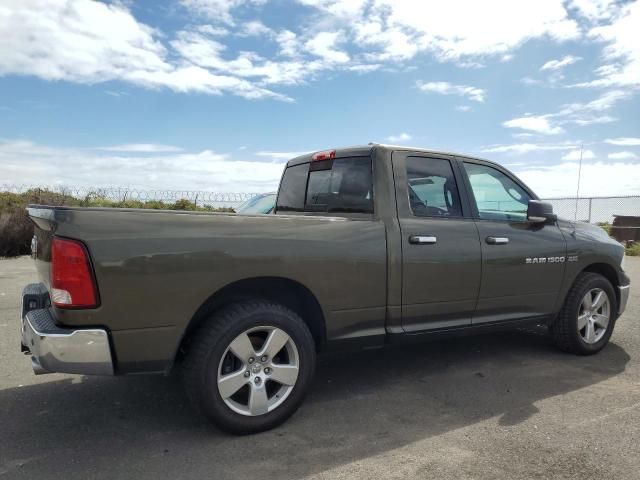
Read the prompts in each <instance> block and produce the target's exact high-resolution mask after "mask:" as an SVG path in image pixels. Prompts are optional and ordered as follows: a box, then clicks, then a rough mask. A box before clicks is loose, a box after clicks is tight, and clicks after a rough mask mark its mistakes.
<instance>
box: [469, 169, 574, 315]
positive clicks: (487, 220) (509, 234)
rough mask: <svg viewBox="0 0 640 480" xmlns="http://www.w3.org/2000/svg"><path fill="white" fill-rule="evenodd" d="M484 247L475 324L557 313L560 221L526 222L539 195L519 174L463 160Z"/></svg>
mask: <svg viewBox="0 0 640 480" xmlns="http://www.w3.org/2000/svg"><path fill="white" fill-rule="evenodd" d="M460 166H461V168H460V171H461V173H463V174H464V181H465V184H466V185H467V186H468V191H469V192H470V194H469V198H470V200H471V208H472V210H473V215H474V217H475V219H476V224H477V226H478V232H479V234H480V242H481V245H482V283H481V287H480V295H479V297H478V306H477V308H476V313H475V314H474V317H473V323H474V324H481V323H487V322H495V321H502V320H517V319H523V318H529V317H538V316H545V315H549V314H551V313H552V312H553V309H554V306H555V303H556V299H557V296H558V291H559V289H560V284H561V282H562V278H563V275H564V262H565V259H566V257H565V255H566V244H565V240H564V237H563V235H562V232H561V231H560V229H559V227H558V225H557V223H556V222H553V223H548V224H541V223H532V222H529V221H527V206H528V202H529V200H530V199H532V198H533V199H535V196H534V194H533V192H531V191H530V190H528V189H527V188H526V187H525V186H524V185H523V184H522V183H521V182H520V181H519V180H518V179H517V178H516V177H515V176H513V175H512V174H511V173H510V172H508V171H507V170H505V169H503V168H501V167H499V166H497V165H495V164H490V163H488V162H482V161H479V160H478V161H476V160H464V161H462V162H461V164H460Z"/></svg>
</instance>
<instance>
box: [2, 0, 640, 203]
mask: <svg viewBox="0 0 640 480" xmlns="http://www.w3.org/2000/svg"><path fill="white" fill-rule="evenodd" d="M637 32H640V2H638V1H636V2H630V1H612V0H565V1H562V0H539V1H536V2H533V1H530V2H515V1H512V0H495V1H485V2H476V1H462V0H449V1H444V2H438V1H433V2H422V1H408V0H407V1H403V0H287V1H285V0H181V1H176V2H161V1H113V2H94V1H91V0H23V1H21V2H16V1H11V0H0V38H2V39H3V40H2V42H0V184H6V183H10V184H48V185H61V184H67V185H83V186H86V185H92V186H108V185H117V186H134V187H137V188H149V189H158V188H164V189H191V190H216V191H251V192H257V191H268V190H273V189H274V188H275V187H276V186H277V182H278V179H279V177H280V174H281V172H282V167H283V164H284V162H285V161H286V160H287V159H288V158H290V157H292V156H295V155H296V154H297V153H299V152H305V151H311V150H317V149H323V148H327V147H339V146H347V145H353V144H362V143H367V142H381V143H393V144H403V145H415V146H420V147H427V148H435V149H444V150H450V151H457V152H462V153H468V154H473V155H478V156H481V157H485V158H489V159H492V160H496V161H498V162H500V163H502V164H504V165H506V166H507V167H508V168H510V169H512V170H513V171H515V172H516V173H518V174H520V175H521V176H522V177H523V178H524V179H525V181H527V182H528V183H529V184H530V185H531V186H532V187H533V188H534V189H535V190H536V191H537V192H538V193H539V194H541V195H543V196H561V195H572V194H574V193H575V190H576V180H577V160H578V158H579V150H580V146H581V145H583V158H584V166H583V175H582V183H581V192H582V193H583V194H584V195H611V194H633V193H637V194H640V95H639V93H640V42H639V41H638V33H637Z"/></svg>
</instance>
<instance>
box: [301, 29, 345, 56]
mask: <svg viewBox="0 0 640 480" xmlns="http://www.w3.org/2000/svg"><path fill="white" fill-rule="evenodd" d="M342 36H343V34H342V32H320V33H318V34H316V35H315V36H314V37H313V38H312V39H311V40H309V41H307V43H306V44H305V46H306V48H307V50H309V51H310V52H311V53H313V54H314V55H317V56H318V57H321V58H322V59H324V60H326V61H328V62H332V63H347V62H348V61H349V55H347V54H346V53H345V52H343V51H342V50H338V49H337V48H336V46H337V44H338V43H339V39H340V38H341V37H342Z"/></svg>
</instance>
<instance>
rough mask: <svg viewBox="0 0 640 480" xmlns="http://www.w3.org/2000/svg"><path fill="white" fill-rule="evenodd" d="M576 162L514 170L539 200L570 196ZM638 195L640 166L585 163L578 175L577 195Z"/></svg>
mask: <svg viewBox="0 0 640 480" xmlns="http://www.w3.org/2000/svg"><path fill="white" fill-rule="evenodd" d="M578 168H579V167H578V163H577V162H563V163H560V164H557V165H552V166H549V167H524V168H516V169H514V170H515V172H516V173H517V175H518V176H519V177H520V178H522V179H523V180H524V181H525V183H526V184H527V185H529V186H530V187H531V188H532V189H533V190H534V191H535V192H536V193H537V194H538V195H539V196H540V197H542V198H553V197H565V196H568V197H573V196H575V194H576V186H577V183H578ZM638 194H640V163H623V162H617V163H610V162H593V163H589V162H588V163H584V164H583V165H582V171H581V173H580V196H585V197H588V196H605V195H611V196H615V195H638Z"/></svg>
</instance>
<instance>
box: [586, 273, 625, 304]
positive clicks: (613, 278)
mask: <svg viewBox="0 0 640 480" xmlns="http://www.w3.org/2000/svg"><path fill="white" fill-rule="evenodd" d="M585 272H589V273H597V274H598V275H602V276H603V277H604V278H606V279H607V280H608V281H609V283H611V286H612V287H613V292H614V294H615V296H616V305H620V291H619V289H618V284H619V280H618V273H617V272H616V270H615V268H613V267H612V266H611V265H609V264H608V263H592V264H590V265H588V266H586V267H585V268H584V269H582V271H581V272H580V273H585Z"/></svg>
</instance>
